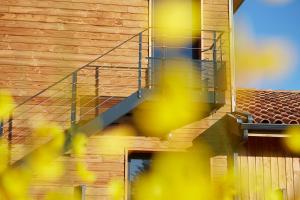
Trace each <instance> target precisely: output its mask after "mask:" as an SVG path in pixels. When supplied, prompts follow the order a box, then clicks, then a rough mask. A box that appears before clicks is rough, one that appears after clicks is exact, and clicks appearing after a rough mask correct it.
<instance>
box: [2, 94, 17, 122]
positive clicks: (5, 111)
mask: <svg viewBox="0 0 300 200" xmlns="http://www.w3.org/2000/svg"><path fill="white" fill-rule="evenodd" d="M14 107H15V103H14V100H13V98H12V96H11V94H10V93H9V92H8V91H6V90H0V120H5V119H8V118H9V115H10V114H11V112H12V110H13V108H14Z"/></svg>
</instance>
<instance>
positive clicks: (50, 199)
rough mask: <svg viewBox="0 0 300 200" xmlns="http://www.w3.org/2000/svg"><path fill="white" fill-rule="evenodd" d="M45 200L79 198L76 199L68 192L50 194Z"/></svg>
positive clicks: (73, 199)
mask: <svg viewBox="0 0 300 200" xmlns="http://www.w3.org/2000/svg"><path fill="white" fill-rule="evenodd" d="M44 199H45V200H79V198H74V196H73V195H72V194H69V193H66V192H57V191H55V192H54V191H53V192H48V193H47V194H46V197H45V198H44Z"/></svg>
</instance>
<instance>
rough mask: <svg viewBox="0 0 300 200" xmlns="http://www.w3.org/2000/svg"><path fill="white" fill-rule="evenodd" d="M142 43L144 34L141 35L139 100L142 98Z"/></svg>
mask: <svg viewBox="0 0 300 200" xmlns="http://www.w3.org/2000/svg"><path fill="white" fill-rule="evenodd" d="M142 43H143V33H140V34H139V64H138V98H141V97H142Z"/></svg>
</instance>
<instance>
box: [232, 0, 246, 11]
mask: <svg viewBox="0 0 300 200" xmlns="http://www.w3.org/2000/svg"><path fill="white" fill-rule="evenodd" d="M243 2H244V0H233V12H234V13H235V12H236V11H237V10H238V9H239V7H240V6H241V5H242V3H243Z"/></svg>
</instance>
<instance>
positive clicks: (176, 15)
mask: <svg viewBox="0 0 300 200" xmlns="http://www.w3.org/2000/svg"><path fill="white" fill-rule="evenodd" d="M153 18H154V23H153V24H155V27H154V28H155V29H154V31H155V36H156V37H157V38H156V39H157V40H158V41H164V42H167V43H172V44H174V43H175V44H184V43H186V42H187V41H189V40H190V37H191V36H192V34H193V36H197V35H200V26H201V22H200V19H201V17H200V5H198V4H197V3H196V1H190V2H187V1H182V0H162V1H160V2H158V3H157V5H156V6H155V8H154V17H153Z"/></svg>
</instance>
